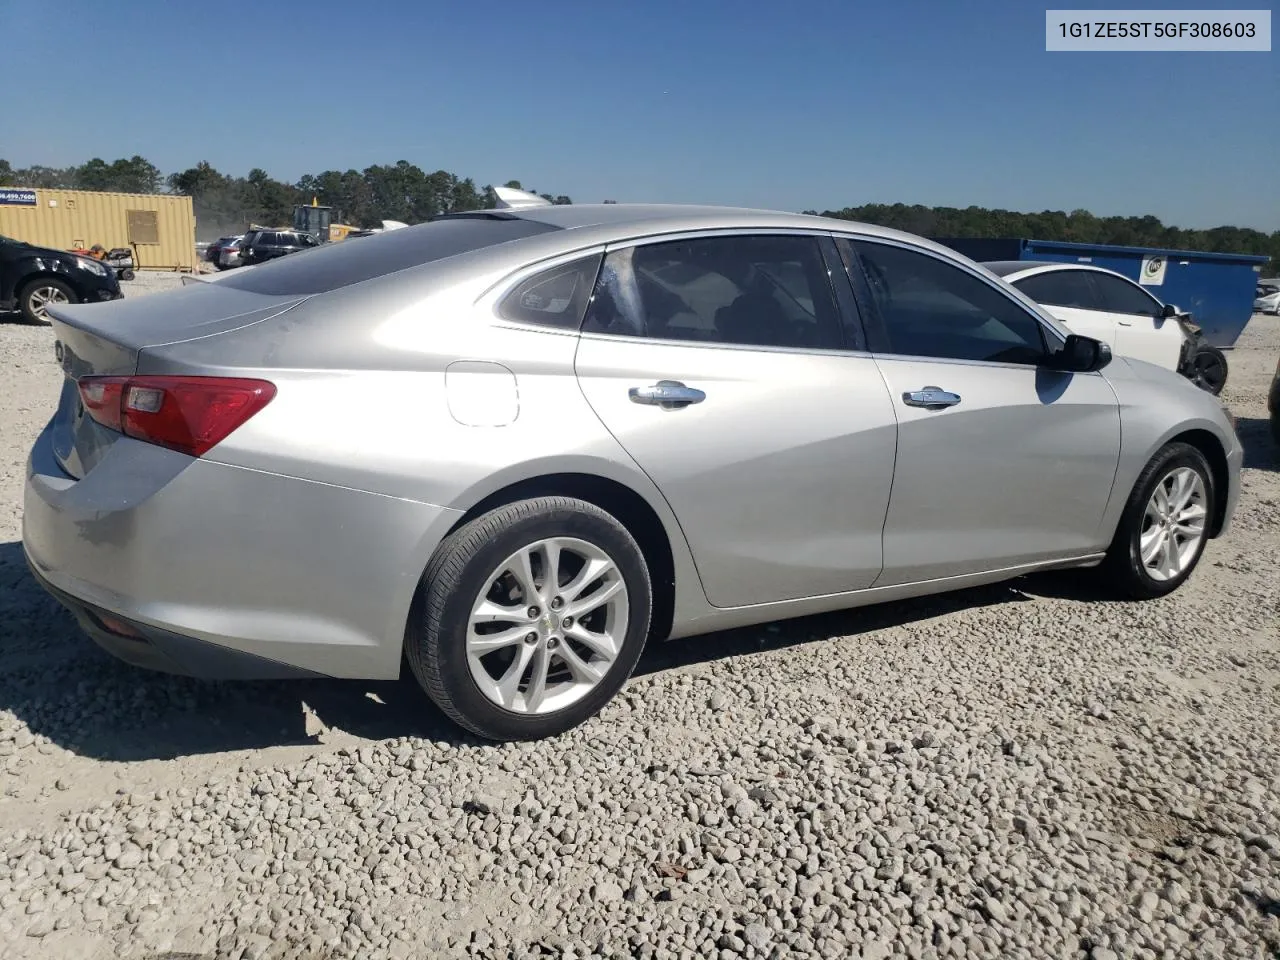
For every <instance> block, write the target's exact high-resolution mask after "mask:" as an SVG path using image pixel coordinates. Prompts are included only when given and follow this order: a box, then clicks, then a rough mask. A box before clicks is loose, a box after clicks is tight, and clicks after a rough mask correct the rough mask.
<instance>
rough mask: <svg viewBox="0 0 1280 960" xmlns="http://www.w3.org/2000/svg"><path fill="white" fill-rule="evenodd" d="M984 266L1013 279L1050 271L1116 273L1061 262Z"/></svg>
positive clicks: (999, 262) (992, 262) (991, 263)
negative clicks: (1025, 274) (1021, 274)
mask: <svg viewBox="0 0 1280 960" xmlns="http://www.w3.org/2000/svg"><path fill="white" fill-rule="evenodd" d="M982 265H983V266H984V267H986V268H987V269H988V270H990V271H991V272H992V273H994V274H995V275H996V276H997V277H1012V276H1016V275H1017V274H1020V273H1042V272H1046V271H1049V270H1092V271H1093V272H1094V273H1115V271H1114V270H1108V269H1107V268H1106V267H1099V266H1098V265H1097V264H1093V263H1067V262H1064V261H1061V260H983V261H982Z"/></svg>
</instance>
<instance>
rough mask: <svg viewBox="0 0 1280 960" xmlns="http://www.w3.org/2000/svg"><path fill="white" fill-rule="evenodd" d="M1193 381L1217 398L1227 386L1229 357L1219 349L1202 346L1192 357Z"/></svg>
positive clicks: (1207, 345)
mask: <svg viewBox="0 0 1280 960" xmlns="http://www.w3.org/2000/svg"><path fill="white" fill-rule="evenodd" d="M1191 380H1192V382H1193V383H1194V384H1195V385H1196V386H1198V387H1199V388H1200V389H1201V390H1207V391H1208V392H1209V393H1211V394H1213V395H1214V396H1215V397H1216V396H1217V395H1218V394H1220V393H1221V392H1222V388H1223V387H1225V386H1226V385H1227V355H1226V354H1225V353H1223V352H1222V351H1221V350H1219V349H1218V348H1217V347H1214V346H1210V345H1209V344H1207V343H1202V344H1200V346H1198V347H1196V351H1195V353H1193V354H1192V355H1191Z"/></svg>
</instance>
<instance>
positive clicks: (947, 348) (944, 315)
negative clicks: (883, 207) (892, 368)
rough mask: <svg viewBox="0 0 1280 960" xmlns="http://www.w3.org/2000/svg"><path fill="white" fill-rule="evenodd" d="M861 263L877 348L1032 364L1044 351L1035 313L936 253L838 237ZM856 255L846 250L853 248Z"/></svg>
mask: <svg viewBox="0 0 1280 960" xmlns="http://www.w3.org/2000/svg"><path fill="white" fill-rule="evenodd" d="M840 244H842V245H844V247H845V250H844V251H842V252H843V253H844V254H845V255H846V259H848V260H849V262H850V263H851V265H854V266H856V265H858V264H860V265H861V269H862V271H863V274H864V275H865V277H866V281H867V285H868V287H869V288H870V297H871V301H872V305H873V306H874V307H875V310H876V312H877V315H878V318H879V326H880V329H879V331H878V336H877V339H879V340H881V341H883V342H882V343H880V344H879V345H876V347H875V349H877V350H878V351H881V352H886V353H895V354H902V355H904V356H913V357H938V358H942V359H947V360H968V361H974V360H977V361H983V362H989V363H1025V364H1035V363H1038V362H1040V361H1041V360H1042V359H1043V358H1044V356H1045V352H1046V351H1045V343H1044V333H1043V331H1042V329H1041V326H1040V322H1039V320H1037V319H1036V317H1035V316H1034V315H1033V314H1031V313H1030V312H1028V311H1027V310H1025V309H1024V308H1023V307H1022V306H1020V305H1019V304H1018V303H1017V302H1016V301H1014V300H1012V299H1010V298H1009V297H1007V296H1005V295H1004V294H1002V293H1000V292H999V291H998V290H997V289H995V288H994V287H993V286H991V285H990V284H988V283H984V282H983V281H982V280H980V279H979V278H978V277H976V276H974V275H972V274H970V273H967V272H965V271H964V270H961V269H960V268H958V267H955V266H952V265H951V264H949V263H946V262H945V261H943V260H941V259H939V258H938V257H934V256H929V255H927V254H924V253H918V252H915V251H913V250H907V249H904V248H902V247H895V246H891V245H889V244H884V243H874V242H870V241H864V240H841V241H840ZM854 254H856V256H850V255H854Z"/></svg>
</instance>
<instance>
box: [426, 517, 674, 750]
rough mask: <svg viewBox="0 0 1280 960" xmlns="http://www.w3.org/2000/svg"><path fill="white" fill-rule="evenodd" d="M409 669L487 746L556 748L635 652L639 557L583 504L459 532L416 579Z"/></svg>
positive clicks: (626, 672)
mask: <svg viewBox="0 0 1280 960" xmlns="http://www.w3.org/2000/svg"><path fill="white" fill-rule="evenodd" d="M424 582H425V591H426V592H425V597H424V602H423V604H422V617H421V619H420V621H419V622H417V623H415V624H412V625H411V627H410V630H409V633H408V636H407V637H406V641H405V642H406V647H407V650H406V652H407V655H408V660H409V666H410V668H411V669H412V671H413V673H414V675H415V676H416V677H417V679H418V682H419V683H420V684H422V686H423V688H424V689H425V690H426V691H427V694H428V695H429V696H430V697H431V699H432V700H433V701H435V703H436V704H437V705H438V706H439V707H440V709H441V710H443V711H444V712H445V713H446V714H447V715H448V716H449V717H450V718H451V719H453V720H454V721H455V722H456V723H458V724H460V725H461V726H463V727H465V728H466V729H468V730H470V731H471V732H473V733H476V734H478V735H480V736H482V737H486V738H489V739H493V740H529V739H536V738H541V737H548V736H555V735H557V734H559V733H563V732H564V731H566V730H569V729H571V728H572V727H575V726H577V725H578V724H580V723H582V722H583V721H585V720H587V719H588V718H589V717H591V716H593V715H594V714H595V713H597V712H598V711H599V710H600V708H601V707H603V706H604V705H605V704H606V703H607V702H608V701H609V700H610V699H611V698H612V697H613V696H614V694H616V693H617V692H618V690H620V689H621V688H622V685H623V684H624V683H625V682H626V680H627V678H628V677H629V676H630V675H631V671H632V670H633V669H635V665H636V661H637V660H638V659H639V657H640V652H641V650H642V649H643V647H644V642H645V637H646V636H647V634H648V630H649V617H650V613H651V609H652V589H651V586H650V580H649V571H648V568H647V566H646V564H645V560H644V555H643V554H642V553H641V551H640V547H639V546H638V545H637V544H636V541H635V539H634V538H633V537H632V536H631V534H630V533H629V532H628V531H627V529H626V528H625V527H624V526H622V524H620V523H619V522H618V521H617V520H616V519H614V517H612V516H611V515H610V514H608V513H606V512H605V511H603V510H601V509H600V508H599V507H597V506H595V505H594V504H590V503H587V502H585V501H582V500H575V499H570V498H567V497H540V498H537V499H533V500H523V501H519V502H517V503H512V504H508V505H506V506H503V507H498V508H497V509H495V510H492V511H490V512H489V513H486V514H484V515H483V516H480V517H478V518H476V519H475V520H473V521H471V522H470V523H468V524H466V525H465V526H463V527H461V528H460V529H458V530H457V531H455V532H454V533H453V534H451V535H450V536H449V537H448V538H446V539H445V541H444V543H442V544H441V545H440V548H439V550H437V551H436V555H435V556H434V557H433V558H432V561H431V563H430V565H429V566H428V567H427V572H426V575H425V580H424Z"/></svg>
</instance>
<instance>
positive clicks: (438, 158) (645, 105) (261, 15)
mask: <svg viewBox="0 0 1280 960" xmlns="http://www.w3.org/2000/svg"><path fill="white" fill-rule="evenodd" d="M1047 5H1049V4H1044V3H1031V2H1022V0H965V2H948V0H933V2H927V0H879V2H866V0H807V2H805V3H803V4H795V5H792V6H790V8H789V10H790V12H788V7H786V6H784V5H783V4H779V3H769V4H765V3H763V2H760V0H683V2H672V0H643V2H617V0H615V2H609V0H603V2H601V0H592V2H580V0H554V2H550V3H545V4H535V3H531V2H525V3H517V2H508V0H472V2H468V3H433V2H426V0H417V2H414V0H368V2H365V3H358V4H357V3H351V2H349V0H308V2H305V3H303V2H300V0H287V2H286V0H279V2H269V0H257V2H252V3H247V4H246V3H234V4H229V5H218V4H200V5H195V4H190V3H188V2H186V0H183V2H177V0H170V2H157V0H130V2H128V3H119V4H108V5H106V6H103V5H101V4H90V3H73V4H53V3H47V2H28V0H0V29H2V31H3V33H4V34H5V35H7V37H8V38H9V39H8V40H6V43H5V70H4V73H5V77H6V80H5V86H6V87H7V88H8V91H7V92H8V95H7V96H6V97H5V99H6V100H7V101H9V102H10V103H19V104H21V105H22V109H21V122H18V117H17V116H16V115H15V114H14V113H13V112H10V111H6V114H7V116H6V118H5V122H4V123H3V128H4V129H3V131H2V132H0V157H4V158H6V159H8V160H9V161H10V162H11V163H13V164H14V166H26V165H28V164H32V163H44V164H48V165H51V166H62V165H67V164H72V163H79V162H83V161H84V160H87V159H89V158H90V157H93V156H101V157H103V158H105V159H107V160H111V159H115V158H116V157H119V156H131V155H133V154H135V153H138V154H142V155H143V156H145V157H147V158H148V159H150V160H151V161H152V162H154V163H156V164H157V165H158V166H160V167H161V169H162V170H164V171H165V172H166V173H168V172H172V171H174V170H177V169H182V168H185V167H189V166H192V165H194V164H195V163H196V162H197V161H199V160H208V161H209V162H210V163H212V164H213V165H214V166H215V167H217V168H218V169H220V170H223V171H225V172H229V173H239V174H242V173H245V172H247V170H248V169H249V168H250V167H253V166H261V167H263V168H265V169H266V170H268V171H269V172H270V173H271V174H272V175H274V176H277V177H279V178H281V179H286V180H295V179H297V177H299V176H300V175H302V174H303V173H307V172H319V171H320V170H324V169H334V168H336V169H347V168H351V167H355V168H357V169H359V168H363V167H365V166H367V165H369V164H372V163H393V162H395V161H397V160H401V159H404V160H409V161H410V162H413V163H416V164H418V165H419V166H421V167H423V168H424V169H427V170H435V169H441V168H443V169H445V170H449V171H451V172H454V173H457V174H459V175H461V176H471V177H473V178H474V179H475V180H476V182H477V183H478V184H484V183H502V182H504V181H506V180H509V179H519V180H521V181H522V182H523V183H524V184H525V185H526V186H532V187H534V188H536V189H538V190H542V191H548V192H554V193H567V194H569V195H570V196H572V197H573V198H574V199H575V200H576V201H579V202H588V201H598V200H603V199H614V200H619V201H627V200H658V201H671V202H710V203H731V204H744V205H750V206H766V207H776V208H781V209H790V210H800V209H804V208H817V209H830V208H838V207H843V206H848V205H855V204H860V203H869V202H895V201H902V202H905V203H923V204H929V205H933V204H944V205H949V206H967V205H969V204H978V205H981V206H991V207H997V206H998V207H1005V208H1008V209H1015V210H1041V209H1065V210H1071V209H1073V208H1076V207H1085V208H1088V209H1091V210H1093V211H1094V212H1095V213H1098V214H1100V215H1109V214H1122V215H1129V214H1146V213H1152V214H1155V215H1156V216H1158V217H1160V218H1161V219H1163V220H1164V221H1165V222H1166V223H1173V224H1177V225H1180V226H1187V227H1208V226H1215V225H1218V224H1222V223H1234V224H1236V225H1240V226H1253V227H1258V228H1261V229H1266V230H1276V229H1280V181H1278V180H1277V178H1276V171H1277V168H1278V161H1280V122H1278V119H1277V118H1280V111H1278V109H1277V93H1280V70H1278V69H1277V66H1278V61H1277V53H1275V52H1272V53H1236V54H1220V53H1182V54H1176V53H1159V54H1158V53H1110V54H1082V53H1046V52H1045V50H1044V10H1045V7H1046V6H1047ZM1100 5H1101V4H1095V5H1091V4H1082V5H1080V6H1083V7H1086V8H1088V7H1090V6H1100ZM1053 6H1055V7H1057V6H1067V5H1066V4H1053ZM1115 6H1120V5H1118V4H1117V5H1115ZM1175 6H1190V7H1197V8H1202V9H1203V8H1211V7H1215V6H1221V7H1223V8H1233V7H1238V6H1247V4H1242V3H1237V4H1214V3H1212V2H1206V0H1202V2H1200V3H1198V4H1182V5H1179V4H1174V3H1170V2H1169V0H1165V3H1164V4H1162V7H1163V8H1165V9H1168V8H1171V7H1175ZM1255 6H1258V5H1257V4H1255ZM54 27H56V29H54ZM15 40H17V41H18V42H14V41H15Z"/></svg>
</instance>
